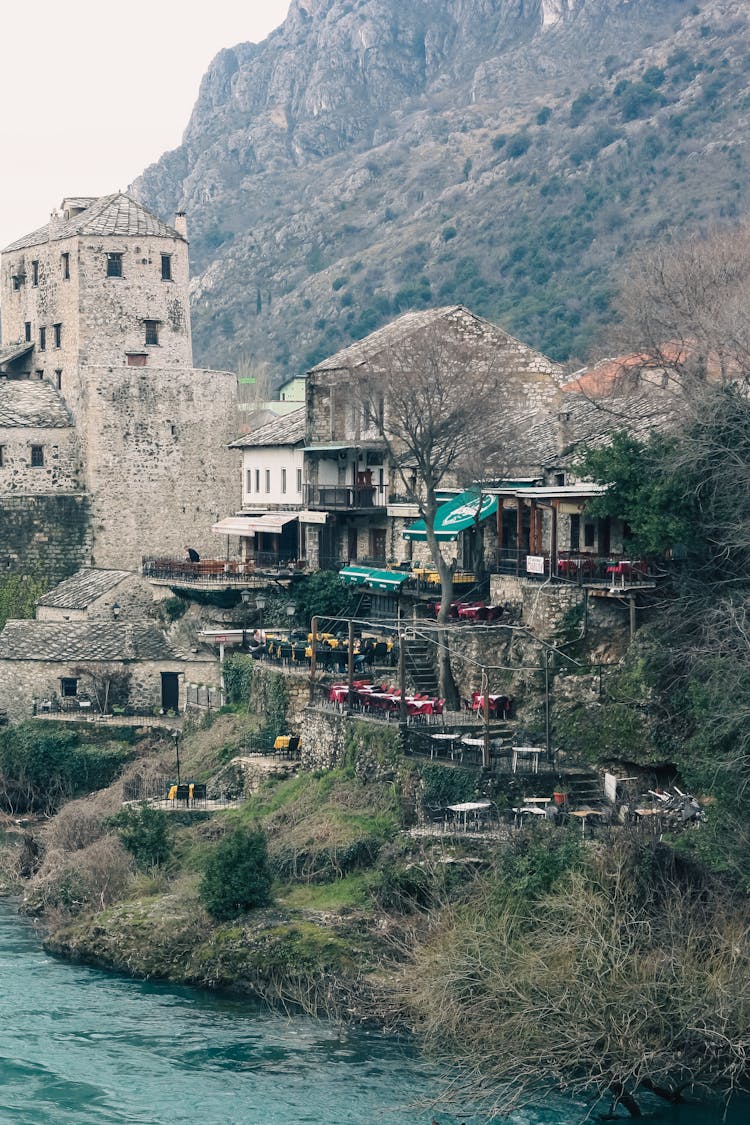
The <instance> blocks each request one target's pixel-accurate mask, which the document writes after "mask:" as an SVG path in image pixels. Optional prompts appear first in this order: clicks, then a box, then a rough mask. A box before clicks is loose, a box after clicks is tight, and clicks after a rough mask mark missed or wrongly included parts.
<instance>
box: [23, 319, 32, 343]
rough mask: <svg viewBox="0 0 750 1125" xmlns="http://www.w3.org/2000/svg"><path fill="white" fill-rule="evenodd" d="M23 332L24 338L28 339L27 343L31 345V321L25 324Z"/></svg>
mask: <svg viewBox="0 0 750 1125" xmlns="http://www.w3.org/2000/svg"><path fill="white" fill-rule="evenodd" d="M23 331H24V336H25V337H26V343H27V344H30V343H31V321H30V320H27V321H26V323H25V324H24V326H23Z"/></svg>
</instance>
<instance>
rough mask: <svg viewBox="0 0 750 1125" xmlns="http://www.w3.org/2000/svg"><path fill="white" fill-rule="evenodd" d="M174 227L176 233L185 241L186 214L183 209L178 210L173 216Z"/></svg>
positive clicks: (186, 237) (186, 238)
mask: <svg viewBox="0 0 750 1125" xmlns="http://www.w3.org/2000/svg"><path fill="white" fill-rule="evenodd" d="M174 229H175V230H176V231H177V233H178V234H179V235H180V236H181V237H182V238H184V239H185V241H186V242H187V240H188V236H187V215H186V214H185V212H184V211H178V212H177V213H176V214H175V217H174Z"/></svg>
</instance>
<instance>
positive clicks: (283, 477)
mask: <svg viewBox="0 0 750 1125" xmlns="http://www.w3.org/2000/svg"><path fill="white" fill-rule="evenodd" d="M281 491H282V492H286V469H282V470H281Z"/></svg>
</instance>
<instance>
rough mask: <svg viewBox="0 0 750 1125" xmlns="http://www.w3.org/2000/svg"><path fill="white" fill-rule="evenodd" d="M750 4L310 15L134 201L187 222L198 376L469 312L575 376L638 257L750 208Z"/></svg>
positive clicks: (210, 81) (569, 4)
mask: <svg viewBox="0 0 750 1125" xmlns="http://www.w3.org/2000/svg"><path fill="white" fill-rule="evenodd" d="M749 17H750V12H748V5H747V4H746V3H744V2H743V0H702V2H700V3H690V2H689V0H409V3H406V4H405V3H403V0H292V3H291V5H290V9H289V14H288V16H287V19H286V20H285V22H284V23H283V25H282V26H281V27H280V28H278V29H277V30H276V31H275V32H274V33H273V34H271V35H270V36H269V37H268V38H267V39H266V40H265V41H264V42H263V43H261V44H241V45H239V46H236V47H233V48H232V49H227V50H225V51H222V52H221V53H220V54H219V55H218V56H217V58H216V59H215V60H214V61H213V63H212V64H211V67H210V68H209V70H208V72H207V74H206V75H205V77H204V79H203V82H202V85H201V90H200V94H199V97H198V101H197V103H196V106H195V108H194V110H193V114H192V116H191V118H190V121H189V123H188V126H187V129H186V131H185V136H184V140H183V143H182V145H181V146H180V148H178V149H176V150H175V151H173V152H170V153H167V154H166V155H165V156H164V157H163V158H162V159H161V160H160V161H159V162H158V163H157V164H155V165H153V166H152V167H151V168H149V169H147V170H146V172H144V174H143V175H142V176H141V177H140V178H139V180H138V181H137V182H136V184H135V185H134V189H135V191H136V192H137V194H139V195H140V196H141V198H142V199H143V200H144V201H145V202H146V203H147V204H148V205H150V206H152V207H154V208H155V209H156V210H157V211H159V212H161V213H163V214H164V215H170V214H171V213H172V212H173V211H174V209H175V207H176V206H177V205H182V206H184V207H185V208H186V209H187V211H188V213H189V220H190V225H191V241H192V246H191V254H192V261H193V270H194V280H193V289H192V299H193V305H194V312H193V322H194V345H195V351H196V354H197V356H198V358H199V360H200V362H205V363H211V364H213V365H218V366H230V367H232V366H234V367H240V368H243V369H245V370H247V369H252V368H255V369H258V368H259V367H260V366H261V365H262V364H264V363H265V364H267V365H268V366H269V367H270V370H271V372H272V374H273V375H274V376H275V377H276V378H279V379H280V378H281V377H282V376H287V375H289V374H292V373H295V372H297V371H299V370H301V369H303V368H304V367H305V366H306V365H309V364H310V363H312V362H313V361H315V360H317V359H319V358H321V357H322V356H324V355H326V354H328V353H330V352H332V351H334V350H336V349H337V348H338V347H340V346H342V345H343V344H344V343H346V342H348V341H350V340H351V339H353V338H357V337H359V336H362V335H364V334H365V333H366V332H368V331H370V330H372V329H373V328H375V327H377V326H378V324H380V323H382V322H383V321H385V320H387V319H389V318H390V317H391V316H393V315H396V314H398V313H399V312H401V311H403V310H404V309H406V308H409V307H422V306H424V305H426V304H430V303H433V302H440V303H448V302H453V301H461V302H463V303H465V304H467V305H469V306H471V307H472V308H473V309H474V310H476V311H477V312H480V313H483V314H485V315H489V316H491V317H493V318H494V319H496V320H498V321H499V322H500V323H502V324H503V326H504V327H506V328H507V329H509V330H510V331H513V332H515V333H516V334H518V335H521V336H523V337H524V338H525V339H526V340H528V341H529V342H530V343H533V344H535V345H537V346H541V347H542V348H544V349H546V350H547V351H549V352H550V353H552V354H553V355H554V357H555V358H559V359H565V358H567V357H569V356H571V355H573V356H575V355H578V356H581V355H583V354H584V353H585V352H586V350H587V348H588V347H589V346H590V344H591V342H592V340H594V339H595V337H596V334H597V332H598V331H600V330H601V328H602V326H606V325H607V324H608V322H609V321H610V320H611V318H612V315H613V314H612V311H611V301H612V296H613V293H614V292H615V290H616V286H617V281H618V275H619V272H620V265H621V261H622V259H623V258H624V257H626V256H627V254H628V253H629V252H630V251H631V250H632V248H633V246H637V245H638V244H640V243H642V242H644V241H648V240H649V239H653V238H656V237H660V236H663V235H664V232H665V231H666V230H667V229H668V228H669V227H670V226H672V225H674V226H678V227H681V228H682V227H685V226H686V225H690V224H696V225H697V224H699V223H701V222H704V221H706V220H708V219H713V218H716V219H719V218H723V217H729V218H732V217H736V216H741V215H743V214H744V212H745V210H746V208H747V202H748V188H747V187H746V181H747V177H746V176H745V175H744V174H743V165H744V163H745V160H746V158H747V148H746V141H747V129H746V124H747V112H748V108H749V107H750V64H748V62H747V60H748V58H749V57H750V50H748V48H750V18H749Z"/></svg>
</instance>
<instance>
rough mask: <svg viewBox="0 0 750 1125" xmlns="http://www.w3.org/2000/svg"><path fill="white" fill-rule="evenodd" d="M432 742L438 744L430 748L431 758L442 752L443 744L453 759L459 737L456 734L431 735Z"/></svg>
mask: <svg viewBox="0 0 750 1125" xmlns="http://www.w3.org/2000/svg"><path fill="white" fill-rule="evenodd" d="M430 741H431V742H433V743H436V744H437V745H434V746H431V747H430V757H431V758H434V757H435V754H436V753H437V752H438V751H439V750H440V745H441V743H443V742H444V743H446V745H447V747H448V753H449V754H450V756H451V758H452V757H453V754H454V752H455V749H456V741H457V736H456V735H455V734H431V735H430Z"/></svg>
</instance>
